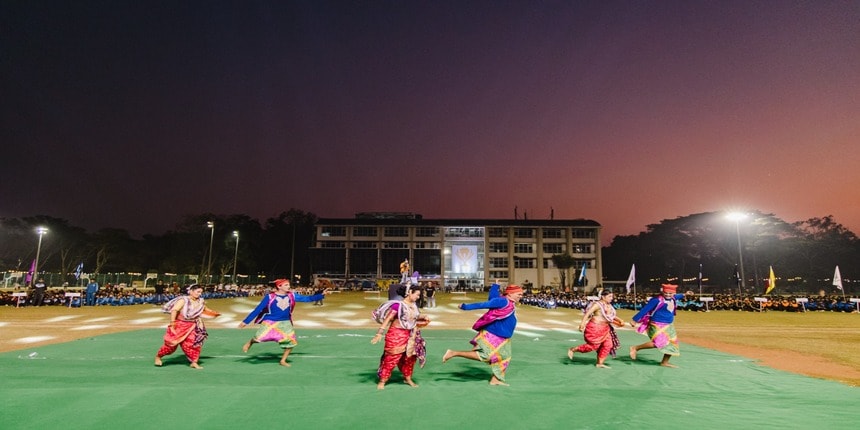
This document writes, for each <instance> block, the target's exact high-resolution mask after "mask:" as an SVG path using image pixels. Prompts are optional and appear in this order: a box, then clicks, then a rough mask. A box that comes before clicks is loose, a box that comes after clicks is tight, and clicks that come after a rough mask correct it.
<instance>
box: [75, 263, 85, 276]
mask: <svg viewBox="0 0 860 430" xmlns="http://www.w3.org/2000/svg"><path fill="white" fill-rule="evenodd" d="M83 271H84V262H83V261H81V264H78V267H76V268H75V279H81V272H83Z"/></svg>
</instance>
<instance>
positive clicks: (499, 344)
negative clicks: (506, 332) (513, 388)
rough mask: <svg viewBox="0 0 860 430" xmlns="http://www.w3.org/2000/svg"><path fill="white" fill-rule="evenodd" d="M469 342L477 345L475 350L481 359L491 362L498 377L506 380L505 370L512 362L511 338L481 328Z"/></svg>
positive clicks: (494, 373) (491, 367)
mask: <svg viewBox="0 0 860 430" xmlns="http://www.w3.org/2000/svg"><path fill="white" fill-rule="evenodd" d="M469 343H471V344H472V345H474V346H475V348H474V350H475V352H477V353H478V357H479V358H480V359H481V361H483V362H486V363H489V365H490V369H492V371H493V375H494V376H495V377H496V379H498V380H499V381H502V382H504V380H505V372H507V370H508V364H509V363H510V362H511V340H510V339H508V338H504V337H500V336H496V335H494V334H492V333H490V332H488V331H486V330H481V331H479V332H478V334H477V335H476V336H475V338H474V339H472V340H471V341H469Z"/></svg>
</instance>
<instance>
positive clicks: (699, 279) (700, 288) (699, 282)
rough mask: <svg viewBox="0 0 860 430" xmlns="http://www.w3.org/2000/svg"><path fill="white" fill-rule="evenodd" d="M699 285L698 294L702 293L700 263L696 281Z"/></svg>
mask: <svg viewBox="0 0 860 430" xmlns="http://www.w3.org/2000/svg"><path fill="white" fill-rule="evenodd" d="M696 281H697V282H698V284H699V293H701V292H702V263H699V278H698V279H696Z"/></svg>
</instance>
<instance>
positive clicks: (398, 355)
mask: <svg viewBox="0 0 860 430" xmlns="http://www.w3.org/2000/svg"><path fill="white" fill-rule="evenodd" d="M425 355H426V354H425V349H424V339H423V338H422V337H421V332H420V331H419V330H407V329H405V328H399V327H389V328H388V332H386V333H385V349H384V350H383V352H382V357H381V358H380V359H379V370H378V371H377V372H376V373H377V375H378V376H379V379H380V380H381V381H387V380H388V378H390V377H391V371H392V370H394V368H395V367H397V368H398V369H400V373H402V374H403V376H404V377H406V378H411V377H412V373H413V370H414V369H415V362H416V361H421V366H422V367H423V366H424V361H425V358H426V357H425Z"/></svg>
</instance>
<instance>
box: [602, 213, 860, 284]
mask: <svg viewBox="0 0 860 430" xmlns="http://www.w3.org/2000/svg"><path fill="white" fill-rule="evenodd" d="M746 215H747V216H746V218H745V219H744V220H741V221H737V224H736V223H735V221H730V220H727V219H726V213H725V212H705V213H699V214H692V215H687V216H684V217H678V218H675V219H666V220H663V221H661V222H660V223H657V224H651V225H648V226H647V230H646V231H644V232H641V233H639V234H638V235H630V236H616V237H615V238H614V239H613V241H612V243H611V245H610V246H609V247H606V248H604V249H603V260H604V265H603V273H604V276H605V278H606V279H612V280H625V279H627V277H628V275H629V273H630V269H631V266H632V265H633V264H635V265H636V279H637V284H641V285H648V284H651V285H658V284H659V283H661V282H666V281H667V280H668V281H673V282H676V283H679V284H681V285H682V286H684V288H685V289H689V290H694V291H695V290H696V286H697V284H698V277H699V276H698V275H699V269H700V265H701V270H702V277H703V278H705V283H706V284H707V285H711V286H721V287H724V288H725V289H728V288H731V287H736V286H737V285H738V280H737V277H736V276H737V273H738V271H737V269H736V266H737V265H739V255H743V266H742V267H744V268H745V270H744V278H745V279H746V282H745V283H746V286H747V291H746V293H760V292H762V291H764V289H765V287H766V280H767V278H768V274H769V268H770V267H773V270H774V273H775V274H776V275H777V276H778V278H779V279H778V282H777V284H776V289H775V290H774V291H773V292H772V293H789V292H808V293H818V292H819V291H820V290H825V291H827V292H834V290H835V287H833V286H832V283H831V281H832V277H833V274H834V268H835V267H836V266H839V267H840V270H841V272H842V275H843V280H844V281H849V280H850V279H849V278H850V276H851V274H852V273H856V270H857V269H858V263H860V240H858V238H857V236H856V235H855V234H854V233H853V232H851V231H850V230H848V229H847V228H846V227H845V226H843V225H842V224H839V223H838V222H836V221H835V220H834V218H833V216H832V215H828V216H824V217H821V218H810V219H807V220H805V221H797V222H793V223H789V222H786V221H784V220H782V219H780V218H777V217H776V216H774V215H773V214H766V213H761V212H751V213H747V214H746ZM739 246H740V251H739V249H738V248H739ZM846 285H847V283H846ZM846 289H848V287H847V286H846ZM734 291H737V289H736V288H735V289H734ZM849 292H853V291H851V290H849Z"/></svg>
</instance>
